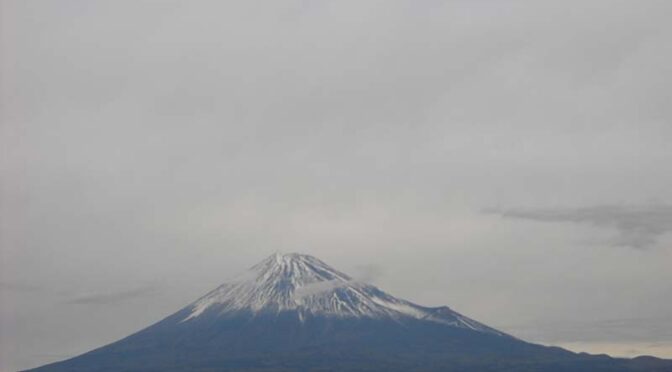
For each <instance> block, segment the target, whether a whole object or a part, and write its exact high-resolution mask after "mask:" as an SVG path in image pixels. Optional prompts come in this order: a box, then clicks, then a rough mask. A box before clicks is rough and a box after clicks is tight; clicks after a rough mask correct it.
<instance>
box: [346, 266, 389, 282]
mask: <svg viewBox="0 0 672 372" xmlns="http://www.w3.org/2000/svg"><path fill="white" fill-rule="evenodd" d="M354 269H355V271H354V275H353V276H354V277H355V278H357V280H358V281H360V282H363V283H374V282H375V281H376V280H377V279H378V278H380V277H381V276H382V274H383V269H382V268H381V267H380V266H379V265H374V264H367V265H358V266H355V268H354Z"/></svg>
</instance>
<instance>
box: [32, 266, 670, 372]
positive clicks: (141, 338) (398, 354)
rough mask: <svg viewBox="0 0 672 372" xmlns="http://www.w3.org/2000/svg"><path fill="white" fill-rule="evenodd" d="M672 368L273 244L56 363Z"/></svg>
mask: <svg viewBox="0 0 672 372" xmlns="http://www.w3.org/2000/svg"><path fill="white" fill-rule="evenodd" d="M307 370H316V371H317V370H319V371H409V370H414V371H526V370H529V371H672V363H670V362H667V361H662V360H659V359H656V358H649V359H634V360H620V359H613V358H610V357H607V356H590V355H587V354H574V353H571V352H569V351H566V350H562V349H559V348H549V347H544V346H540V345H534V344H530V343H526V342H524V341H521V340H518V339H516V338H514V337H512V336H510V335H507V334H505V333H503V332H500V331H497V330H495V329H493V328H490V327H488V326H486V325H483V324H481V323H479V322H477V321H475V320H472V319H470V318H468V317H465V316H463V315H461V314H459V313H457V312H454V311H452V310H451V309H449V308H448V307H436V308H430V307H424V306H420V305H416V304H413V303H411V302H409V301H406V300H402V299H398V298H395V297H393V296H391V295H389V294H387V293H385V292H383V291H382V290H380V289H378V288H376V287H375V286H372V285H369V284H366V283H360V282H357V281H354V280H353V279H352V278H350V277H349V276H347V275H346V274H343V273H341V272H339V271H337V270H335V269H333V268H331V267H330V266H328V265H327V264H325V263H324V262H322V261H320V260H318V259H316V258H314V257H311V256H306V255H299V254H287V255H281V254H275V255H273V256H271V257H268V258H267V259H265V260H264V261H262V262H260V263H259V264H257V265H255V266H253V267H252V268H250V269H249V270H248V271H246V272H244V273H243V274H242V275H240V276H238V277H236V278H234V279H232V280H230V281H228V282H227V283H225V284H223V285H221V286H220V287H218V288H217V289H215V290H214V291H212V292H210V293H208V294H206V295H205V296H203V297H202V298H200V299H198V300H197V301H195V302H194V303H192V304H190V305H188V306H187V307H185V308H183V309H182V310H180V311H178V312H177V313H175V314H173V315H171V316H169V317H167V318H165V319H163V320H162V321H160V322H158V323H156V324H154V325H152V326H150V327H148V328H145V329H144V330H141V331H140V332H138V333H135V334H133V335H131V336H129V337H127V338H125V339H122V340H120V341H117V342H115V343H112V344H110V345H107V346H104V347H102V348H100V349H96V350H93V351H91V352H89V353H86V354H83V355H81V356H79V357H75V358H72V359H69V360H66V361H63V362H58V363H54V364H51V365H47V366H44V367H40V368H37V369H35V370H34V371H40V372H55V371H100V372H107V371H183V372H186V371H202V372H205V371H307Z"/></svg>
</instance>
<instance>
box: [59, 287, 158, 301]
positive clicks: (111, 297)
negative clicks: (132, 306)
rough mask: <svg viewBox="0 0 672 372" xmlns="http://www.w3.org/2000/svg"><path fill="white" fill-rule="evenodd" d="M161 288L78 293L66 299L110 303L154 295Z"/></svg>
mask: <svg viewBox="0 0 672 372" xmlns="http://www.w3.org/2000/svg"><path fill="white" fill-rule="evenodd" d="M158 292H159V290H158V289H157V288H156V287H142V288H136V289H130V290H126V291H119V292H96V293H87V294H82V295H76V296H73V297H72V298H70V299H68V300H66V301H65V302H66V303H67V304H71V305H110V304H116V303H119V302H125V301H129V300H133V299H136V298H140V297H153V296H155V295H157V294H158Z"/></svg>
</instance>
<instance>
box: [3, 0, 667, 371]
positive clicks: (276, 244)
mask: <svg viewBox="0 0 672 372" xmlns="http://www.w3.org/2000/svg"><path fill="white" fill-rule="evenodd" d="M0 4H1V7H2V8H1V9H0V17H1V19H0V74H1V76H0V105H1V106H0V125H1V128H0V131H1V132H0V171H1V172H2V177H1V180H0V183H1V184H0V186H1V189H0V197H1V200H0V205H1V207H0V283H2V285H0V329H1V330H2V331H1V332H0V371H2V372H5V371H13V370H16V369H18V368H28V367H34V366H37V365H40V364H43V363H46V362H49V361H53V360H57V359H62V358H64V357H65V356H72V355H76V354H79V353H82V352H84V351H87V350H90V349H91V348H93V347H95V346H99V345H102V344H105V343H108V342H111V341H113V340H115V339H118V338H120V337H123V336H125V335H127V334H129V333H130V332H132V331H135V330H137V329H140V328H142V327H144V326H146V325H148V324H149V323H151V322H154V321H156V320H159V319H161V318H162V317H163V316H165V315H168V314H170V313H172V312H174V311H175V310H176V309H178V308H180V307H181V306H184V305H186V304H187V303H190V302H191V301H193V300H194V299H196V298H197V297H199V296H201V295H203V294H204V293H205V292H207V291H209V290H210V289H212V288H214V287H216V286H217V285H218V284H220V283H221V282H222V281H223V280H224V279H225V278H227V277H230V276H232V275H234V274H235V273H236V272H240V271H241V270H244V269H245V268H246V267H248V266H250V265H252V264H254V263H256V262H258V261H259V260H261V259H263V258H264V257H266V256H268V255H269V254H270V253H272V252H273V251H278V250H279V251H286V252H295V251H298V252H304V253H308V254H311V255H314V256H316V257H318V258H320V259H322V260H324V261H325V262H327V263H329V264H330V265H332V266H334V267H336V268H338V269H340V270H342V271H344V272H346V273H348V274H350V275H352V276H353V277H354V278H355V279H357V280H360V279H362V280H363V279H365V278H366V279H367V280H373V279H375V282H376V285H377V286H379V287H381V288H382V289H384V290H386V291H387V292H389V293H391V294H393V295H396V296H399V297H402V298H407V299H409V300H411V301H414V302H417V303H422V304H426V305H437V306H438V305H448V306H451V307H452V308H454V309H456V310H457V311H459V312H461V313H464V314H468V315H469V316H470V317H474V318H475V319H478V320H479V321H482V322H484V323H486V324H490V325H492V326H495V327H497V328H499V329H502V330H503V331H507V332H510V333H512V334H514V335H516V336H519V337H522V338H528V339H530V340H531V341H538V342H550V343H554V344H560V345H579V344H577V343H580V347H581V348H583V349H585V350H588V351H591V350H598V349H597V348H593V349H591V347H593V346H591V345H599V347H600V348H599V350H600V351H603V350H606V351H609V352H612V353H617V354H619V353H620V354H627V355H632V354H639V353H655V354H657V355H661V356H668V357H672V346H670V345H672V337H671V335H670V332H669V329H670V328H669V327H670V322H671V318H670V314H672V234H670V212H669V208H670V207H669V206H670V205H671V204H672V172H670V164H672V151H671V150H670V142H671V140H672V125H671V124H672V105H670V98H671V97H672V88H671V87H672V71H671V67H670V66H672V47H671V44H670V42H669V35H671V34H672V24H671V23H670V22H669V19H670V14H671V12H672V4H671V3H670V2H668V1H580V2H579V1H569V2H566V1H565V2H544V1H508V2H503V1H446V2H440V1H338V2H333V1H331V2H330V1H310V2H308V1H275V2H264V3H262V2H256V1H232V2H219V1H196V2H187V1H184V2H173V1H161V2H158V1H157V2H153V1H133V2H131V1H98V2H91V1H67V0H66V1H59V2H46V1H45V2H40V1H31V2H27V1H19V0H15V1H10V0H0ZM484 211H486V212H484ZM488 211H489V212H488ZM492 211H498V212H497V213H492ZM502 216H504V217H507V218H502ZM541 222H544V223H541ZM632 248H637V249H632ZM624 319H625V320H628V319H629V320H632V319H635V320H632V321H621V320H624ZM605 324H606V325H608V326H605ZM633 324H634V325H633ZM637 324H646V325H647V326H645V327H637V326H636V325H637Z"/></svg>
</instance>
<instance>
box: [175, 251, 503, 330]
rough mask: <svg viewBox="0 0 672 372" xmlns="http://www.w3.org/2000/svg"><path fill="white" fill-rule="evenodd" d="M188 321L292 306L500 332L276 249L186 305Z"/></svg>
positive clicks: (303, 311)
mask: <svg viewBox="0 0 672 372" xmlns="http://www.w3.org/2000/svg"><path fill="white" fill-rule="evenodd" d="M191 309H192V311H191V313H190V314H189V315H188V316H187V317H186V318H185V319H184V320H183V321H190V320H192V319H195V318H198V317H199V316H201V315H202V314H204V313H211V314H213V315H215V316H228V315H230V314H231V313H235V312H240V311H247V312H250V313H253V314H256V313H280V312H287V311H292V312H294V313H295V314H296V316H297V317H298V319H299V320H300V321H304V320H305V319H306V318H307V317H315V316H333V317H341V318H353V317H354V318H375V319H396V320H403V319H404V318H414V319H423V320H427V321H433V322H438V323H442V324H446V325H450V326H454V327H459V328H466V329H472V330H475V331H479V332H486V333H492V334H497V335H504V334H503V333H501V332H499V331H497V330H495V329H492V328H490V327H487V326H485V325H483V324H481V323H479V322H477V321H475V320H472V319H469V318H467V317H465V316H463V315H461V314H459V313H457V312H454V311H452V310H450V309H449V308H448V307H438V308H429V307H424V306H419V305H416V304H414V303H411V302H409V301H405V300H401V299H398V298H396V297H393V296H391V295H389V294H387V293H385V292H383V291H381V290H380V289H378V288H376V287H374V286H372V285H370V284H366V283H361V282H358V281H355V280H353V279H352V278H351V277H349V276H348V275H346V274H344V273H342V272H339V271H338V270H336V269H334V268H332V267H331V266H329V265H327V264H326V263H324V262H322V261H320V260H319V259H317V258H315V257H312V256H308V255H303V254H298V253H290V254H280V253H276V254H274V255H272V256H270V257H268V258H266V259H265V260H263V261H262V262H260V263H259V264H257V265H255V266H253V267H251V268H250V269H249V270H248V271H247V272H245V273H243V274H242V275H240V276H238V277H236V278H234V279H233V280H231V281H229V282H228V283H225V284H223V285H221V286H220V287H219V288H217V289H215V290H214V291H212V292H210V293H208V294H207V295H205V296H204V297H203V298H201V299H199V300H198V301H196V302H195V303H194V304H192V305H191Z"/></svg>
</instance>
